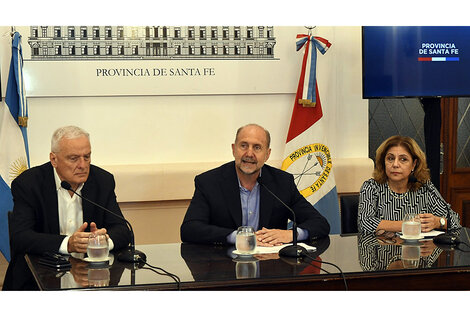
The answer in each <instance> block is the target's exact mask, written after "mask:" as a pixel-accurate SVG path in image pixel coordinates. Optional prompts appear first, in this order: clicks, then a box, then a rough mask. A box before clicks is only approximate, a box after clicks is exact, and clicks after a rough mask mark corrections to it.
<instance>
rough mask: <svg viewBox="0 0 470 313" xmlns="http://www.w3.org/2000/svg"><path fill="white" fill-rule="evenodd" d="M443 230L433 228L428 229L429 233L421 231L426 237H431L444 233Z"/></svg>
mask: <svg viewBox="0 0 470 313" xmlns="http://www.w3.org/2000/svg"><path fill="white" fill-rule="evenodd" d="M443 233H444V232H443V231H440V230H431V231H428V232H427V233H421V235H423V236H424V238H430V237H436V236H437V235H440V234H443Z"/></svg>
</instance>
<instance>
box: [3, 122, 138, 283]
mask: <svg viewBox="0 0 470 313" xmlns="http://www.w3.org/2000/svg"><path fill="white" fill-rule="evenodd" d="M51 151H52V152H51V154H50V160H51V162H48V163H45V164H43V165H40V166H36V167H33V168H31V169H29V170H26V171H25V172H23V173H22V174H21V175H19V176H18V177H17V178H16V179H15V180H14V181H13V182H12V185H11V191H12V196H13V201H14V207H13V216H12V219H11V223H10V234H11V240H10V242H11V250H12V259H11V262H10V264H9V266H8V269H7V273H6V275H5V282H4V286H3V289H4V290H18V289H37V286H36V285H35V283H34V280H32V276H31V274H30V271H29V270H28V268H27V266H26V263H25V260H24V255H25V254H26V253H30V254H42V253H44V252H56V253H57V252H63V253H86V248H87V243H88V236H89V234H90V232H96V233H101V234H107V235H108V236H109V238H110V243H111V244H110V246H111V247H113V248H114V250H119V249H122V248H124V247H126V246H127V245H128V244H129V242H130V233H129V230H128V228H127V226H126V223H125V222H124V221H122V220H120V219H119V218H117V217H115V216H113V215H112V214H109V213H107V212H105V211H104V210H102V209H100V208H97V207H95V206H94V205H92V204H91V203H89V202H87V201H83V202H82V203H81V205H80V204H79V203H80V202H77V203H78V204H77V205H76V210H77V211H81V212H80V213H81V214H80V215H82V216H83V220H80V221H72V222H74V223H75V225H80V226H79V227H78V229H76V230H75V231H70V232H69V233H63V231H61V229H64V225H61V223H63V221H62V222H61V221H60V213H59V211H60V210H61V209H63V210H64V209H66V210H69V209H70V207H65V208H60V206H61V204H60V203H61V201H60V200H59V198H60V197H65V198H67V197H70V198H72V197H74V195H73V193H72V192H71V191H65V190H61V187H60V182H61V181H68V182H69V183H70V185H71V186H72V189H73V190H77V189H78V192H79V193H81V195H82V196H83V197H85V198H88V199H90V200H91V201H93V202H96V203H98V204H100V205H102V206H103V207H105V208H107V209H109V210H111V211H112V212H114V213H116V214H118V215H120V216H122V213H121V210H120V208H119V205H118V204H117V202H116V195H115V192H114V187H115V181H114V178H113V175H112V174H110V173H108V172H107V171H105V170H103V169H101V168H99V167H96V166H94V165H91V164H90V162H91V158H90V155H91V146H90V141H89V135H88V133H86V132H85V131H83V130H82V129H80V128H78V127H75V126H68V127H64V128H60V129H58V130H57V131H56V132H55V133H54V135H53V139H52V147H51ZM59 193H62V195H61V196H58V194H59ZM75 197H76V196H75ZM69 200H70V199H69ZM80 215H79V216H80ZM61 250H66V251H61Z"/></svg>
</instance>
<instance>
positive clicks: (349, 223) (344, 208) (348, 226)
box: [339, 194, 359, 234]
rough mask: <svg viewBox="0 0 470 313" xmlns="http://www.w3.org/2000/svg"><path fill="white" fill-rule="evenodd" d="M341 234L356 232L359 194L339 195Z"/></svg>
mask: <svg viewBox="0 0 470 313" xmlns="http://www.w3.org/2000/svg"><path fill="white" fill-rule="evenodd" d="M339 202H340V210H341V234H354V233H357V232H358V230H357V210H358V207H359V194H353V195H342V196H340V201H339Z"/></svg>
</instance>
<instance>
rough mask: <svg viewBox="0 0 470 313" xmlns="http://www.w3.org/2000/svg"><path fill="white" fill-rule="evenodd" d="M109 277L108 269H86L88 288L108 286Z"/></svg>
mask: <svg viewBox="0 0 470 313" xmlns="http://www.w3.org/2000/svg"><path fill="white" fill-rule="evenodd" d="M110 276H111V275H110V272H109V269H108V268H90V269H88V286H90V287H105V286H109V280H110Z"/></svg>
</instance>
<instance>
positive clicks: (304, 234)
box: [227, 180, 308, 244]
mask: <svg viewBox="0 0 470 313" xmlns="http://www.w3.org/2000/svg"><path fill="white" fill-rule="evenodd" d="M238 186H239V188H240V200H241V204H242V225H243V226H251V227H253V229H255V231H256V230H258V226H259V199H260V193H259V192H260V187H261V186H260V185H259V184H258V182H256V184H255V186H254V187H253V190H251V191H250V190H248V189H246V188H245V187H243V186H242V185H241V184H240V180H238ZM286 210H287V208H286ZM236 234H237V231H236V230H234V231H233V232H232V233H230V234H229V235H228V236H227V242H228V243H231V244H235V241H236ZM307 238H308V231H307V230H304V229H302V228H299V227H297V240H299V241H300V240H305V239H307Z"/></svg>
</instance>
